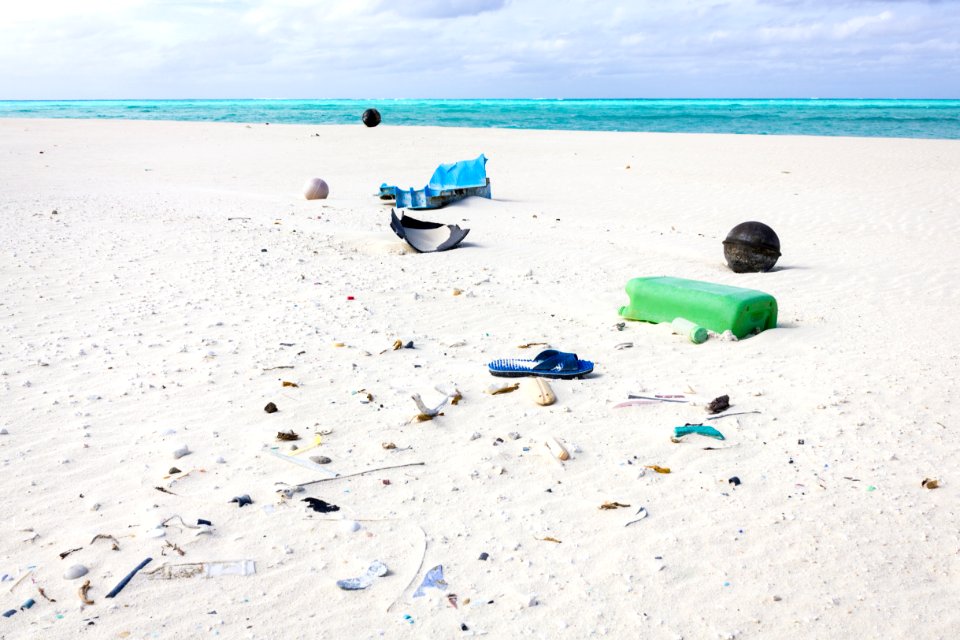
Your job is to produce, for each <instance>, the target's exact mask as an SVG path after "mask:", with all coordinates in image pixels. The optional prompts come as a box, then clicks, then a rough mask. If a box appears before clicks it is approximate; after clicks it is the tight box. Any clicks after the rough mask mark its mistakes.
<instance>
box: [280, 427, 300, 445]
mask: <svg viewBox="0 0 960 640" xmlns="http://www.w3.org/2000/svg"><path fill="white" fill-rule="evenodd" d="M299 439H300V435H299V434H298V433H297V432H296V431H294V430H293V429H290V431H277V440H283V441H288V442H289V441H293V440H299Z"/></svg>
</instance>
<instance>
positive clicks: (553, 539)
mask: <svg viewBox="0 0 960 640" xmlns="http://www.w3.org/2000/svg"><path fill="white" fill-rule="evenodd" d="M537 540H540V541H542V542H556V543H557V544H563V542H562V541H561V540H557V539H556V538H553V537H550V536H547V537H546V538H537Z"/></svg>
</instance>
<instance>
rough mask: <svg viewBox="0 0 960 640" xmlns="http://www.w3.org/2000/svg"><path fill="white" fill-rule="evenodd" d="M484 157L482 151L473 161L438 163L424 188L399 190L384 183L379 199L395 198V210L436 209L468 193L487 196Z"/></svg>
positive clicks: (488, 188) (487, 179)
mask: <svg viewBox="0 0 960 640" xmlns="http://www.w3.org/2000/svg"><path fill="white" fill-rule="evenodd" d="M486 164H487V158H486V156H485V155H483V154H482V153H481V154H480V155H479V156H478V157H477V158H475V159H473V160H461V161H459V162H454V163H451V164H441V165H440V166H439V167H437V170H436V171H434V172H433V175H432V176H430V182H429V183H428V184H427V186H425V187H424V188H423V189H401V188H399V187H396V186H393V185H388V184H387V183H383V184H381V185H380V198H381V199H382V200H394V199H396V201H397V205H396V206H397V209H405V208H406V209H439V208H440V207H443V206H444V205H447V204H449V203H451V202H456V201H457V200H462V199H464V198H467V197H469V196H478V197H481V198H490V197H491V196H490V179H489V178H487V169H486Z"/></svg>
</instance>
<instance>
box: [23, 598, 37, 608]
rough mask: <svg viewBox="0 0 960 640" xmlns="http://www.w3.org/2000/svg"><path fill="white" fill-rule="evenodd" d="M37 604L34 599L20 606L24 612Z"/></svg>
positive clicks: (29, 599) (28, 599)
mask: <svg viewBox="0 0 960 640" xmlns="http://www.w3.org/2000/svg"><path fill="white" fill-rule="evenodd" d="M35 604H37V601H36V600H34V599H33V598H27V601H26V602H24V603H23V604H22V605H20V611H23V610H24V609H29V608H30V607H32V606H33V605H35Z"/></svg>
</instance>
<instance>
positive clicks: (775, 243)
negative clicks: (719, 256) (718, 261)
mask: <svg viewBox="0 0 960 640" xmlns="http://www.w3.org/2000/svg"><path fill="white" fill-rule="evenodd" d="M723 257H724V258H726V259H727V266H729V267H730V268H731V269H732V270H733V271H734V272H735V273H752V272H757V271H770V269H772V268H773V265H775V264H777V259H778V258H780V238H778V237H777V234H776V232H775V231H774V230H773V229H771V228H770V227H768V226H767V225H765V224H763V223H762V222H754V221H750V222H741V223H740V224H738V225H737V226H735V227H734V228H733V229H731V230H730V233H728V234H727V239H726V240H724V241H723Z"/></svg>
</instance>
